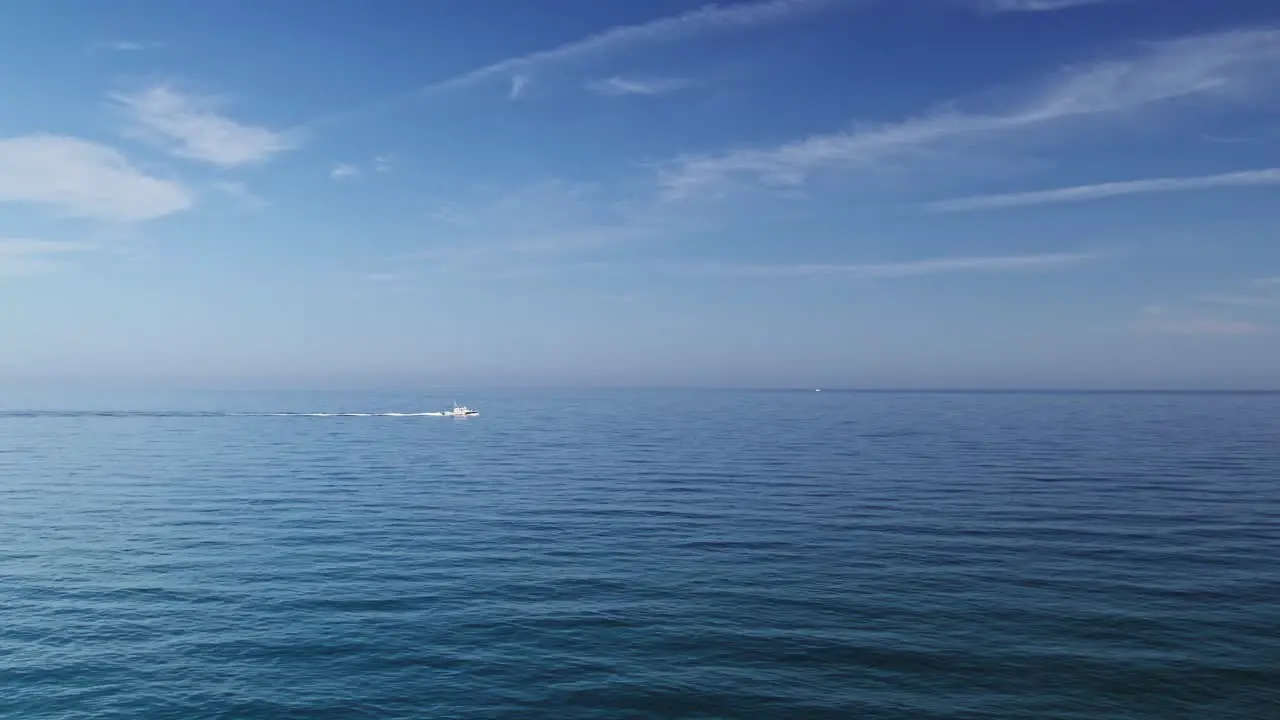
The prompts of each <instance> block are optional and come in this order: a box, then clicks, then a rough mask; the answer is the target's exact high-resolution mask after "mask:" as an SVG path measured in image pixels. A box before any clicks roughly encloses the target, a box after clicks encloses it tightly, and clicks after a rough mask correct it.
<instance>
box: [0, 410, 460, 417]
mask: <svg viewBox="0 0 1280 720" xmlns="http://www.w3.org/2000/svg"><path fill="white" fill-rule="evenodd" d="M451 415H453V413H448V412H309V413H300V412H173V411H171V412H166V411H154V410H0V419H6V418H12V419H18V418H27V419H35V418H233V417H235V418H244V417H294V418H303V417H316V418H342V417H369V418H373V417H383V418H415V417H445V416H451Z"/></svg>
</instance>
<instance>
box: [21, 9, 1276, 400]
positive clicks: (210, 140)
mask: <svg viewBox="0 0 1280 720" xmlns="http://www.w3.org/2000/svg"><path fill="white" fill-rule="evenodd" d="M5 15H6V21H5V22H4V23H3V24H2V25H0V63H2V66H3V68H4V72H3V73H0V97H3V98H4V101H5V102H4V105H3V109H2V110H0V378H4V379H7V380H9V381H13V382H25V381H27V380H29V379H39V378H43V379H46V380H47V379H58V378H75V379H78V380H90V381H92V380H101V381H104V382H106V381H130V382H141V383H143V384H146V383H156V384H164V383H169V384H173V383H178V384H182V383H190V384H210V383H214V384H217V383H222V384H230V385H234V384H266V385H279V386H299V385H301V386H325V385H337V384H340V385H361V384H377V385H396V384H454V385H457V384H464V385H465V384H498V385H510V384H514V385H520V384H593V385H594V384H603V385H691V384H692V385H739V386H788V387H793V386H800V387H806V386H828V387H835V386H854V387H860V386H867V387H886V386H899V387H934V386H948V387H1028V386H1036V387H1144V388H1145V387H1212V388H1219V387H1221V388H1230V387H1280V362H1277V361H1276V358H1280V242H1277V241H1280V124H1277V111H1278V110H1280V5H1277V4H1276V3H1274V2H1272V1H1271V0H1236V1H1235V2H1218V3H1211V2H1201V1H1199V0H893V1H892V2H890V1H889V0H880V1H876V0H764V1H760V2H735V3H730V2H725V3H722V4H720V5H715V6H707V5H701V4H699V3H696V2H678V1H676V0H650V1H649V2H644V3H602V2H596V1H594V0H545V1H543V2H537V3H534V2H526V1H524V0H483V1H481V0H476V1H475V2H467V3H459V2H443V1H434V2H433V1H429V0H414V1H409V0H405V1H387V2H378V3H370V2H364V1H357V0H331V1H330V2H327V3H325V4H324V7H323V9H321V8H320V5H319V4H315V3H306V2H302V1H301V0H294V1H293V2H286V1H283V0H276V1H273V2H248V1H247V0H245V1H240V2H232V1H230V0H227V1H224V2H211V3H172V2H166V1H163V0H116V1H115V2H112V3H88V2H71V1H70V0H11V1H10V2H8V3H6V9H5Z"/></svg>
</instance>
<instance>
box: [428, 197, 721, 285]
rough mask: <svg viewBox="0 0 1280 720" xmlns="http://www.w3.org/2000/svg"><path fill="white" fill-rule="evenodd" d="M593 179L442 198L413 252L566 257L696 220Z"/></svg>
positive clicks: (481, 260)
mask: <svg viewBox="0 0 1280 720" xmlns="http://www.w3.org/2000/svg"><path fill="white" fill-rule="evenodd" d="M622 195H625V193H610V192H609V191H607V190H606V189H605V188H602V187H601V186H599V185H596V184H593V183H573V182H566V181H562V180H547V181H543V182H535V183H530V184H527V185H524V186H520V187H515V188H510V189H506V190H502V191H499V192H494V193H482V194H480V195H479V196H473V197H461V198H455V199H451V200H449V201H446V202H443V203H442V204H441V205H440V206H439V207H438V208H436V209H435V210H433V211H431V212H430V213H429V217H428V219H427V221H426V222H425V223H424V225H423V228H422V232H423V235H424V237H425V238H427V239H428V240H427V243H426V244H425V245H424V246H423V247H422V248H421V250H419V251H418V252H416V253H415V254H414V258H415V259H417V260H420V261H424V262H427V263H429V264H434V265H457V264H465V265H483V266H486V267H490V268H492V267H495V266H498V265H506V266H511V265H513V264H521V263H528V262H530V261H533V260H538V259H541V260H546V261H552V260H554V261H555V262H565V261H566V260H568V259H569V258H581V257H583V256H590V255H597V254H600V253H607V252H610V251H613V250H618V249H622V248H626V247H636V246H640V245H642V244H643V243H647V242H650V241H655V242H656V241H657V240H659V239H660V238H667V237H672V236H675V235H679V234H681V233H683V232H688V231H689V230H690V228H694V227H697V223H698V219H697V218H696V217H693V216H691V215H682V216H675V215H673V214H669V213H667V214H661V213H659V214H654V213H650V212H648V210H649V208H648V206H647V205H646V204H644V203H639V202H636V201H634V200H632V199H626V200H618V199H616V197H618V196H622Z"/></svg>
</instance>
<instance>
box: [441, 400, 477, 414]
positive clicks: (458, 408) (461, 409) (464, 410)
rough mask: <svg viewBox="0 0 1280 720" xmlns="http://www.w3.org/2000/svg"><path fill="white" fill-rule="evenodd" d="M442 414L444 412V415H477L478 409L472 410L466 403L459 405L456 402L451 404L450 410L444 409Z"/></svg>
mask: <svg viewBox="0 0 1280 720" xmlns="http://www.w3.org/2000/svg"><path fill="white" fill-rule="evenodd" d="M444 414H445V415H448V416H449V417H467V416H470V415H479V414H480V411H479V410H472V409H471V408H469V407H467V406H466V405H459V404H458V403H454V404H453V409H452V410H445V411H444Z"/></svg>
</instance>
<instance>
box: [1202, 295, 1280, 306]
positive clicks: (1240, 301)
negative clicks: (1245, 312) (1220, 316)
mask: <svg viewBox="0 0 1280 720" xmlns="http://www.w3.org/2000/svg"><path fill="white" fill-rule="evenodd" d="M1200 302H1202V303H1209V304H1210V305H1236V306H1239V307H1280V297H1265V296H1262V295H1204V296H1202V297H1201V298H1200Z"/></svg>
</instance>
